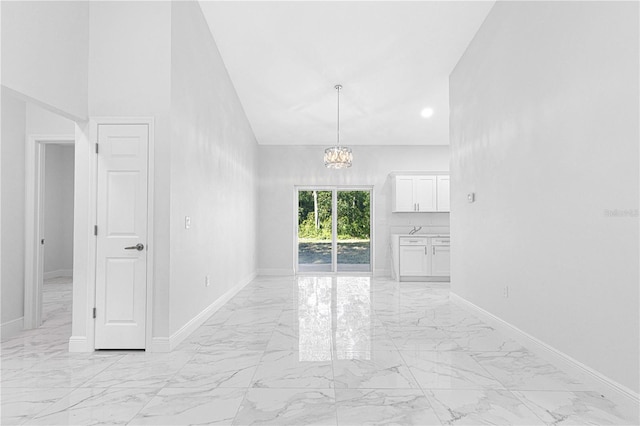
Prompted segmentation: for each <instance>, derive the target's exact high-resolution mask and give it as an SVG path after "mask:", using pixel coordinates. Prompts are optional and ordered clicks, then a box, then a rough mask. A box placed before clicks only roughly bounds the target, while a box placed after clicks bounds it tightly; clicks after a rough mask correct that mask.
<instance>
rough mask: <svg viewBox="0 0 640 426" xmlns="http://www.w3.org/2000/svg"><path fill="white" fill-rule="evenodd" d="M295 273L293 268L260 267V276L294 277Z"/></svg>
mask: <svg viewBox="0 0 640 426" xmlns="http://www.w3.org/2000/svg"><path fill="white" fill-rule="evenodd" d="M294 275H295V272H294V270H293V269H277V268H262V269H258V276H285V277H292V276H294Z"/></svg>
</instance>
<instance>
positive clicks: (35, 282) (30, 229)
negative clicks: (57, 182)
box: [23, 135, 76, 330]
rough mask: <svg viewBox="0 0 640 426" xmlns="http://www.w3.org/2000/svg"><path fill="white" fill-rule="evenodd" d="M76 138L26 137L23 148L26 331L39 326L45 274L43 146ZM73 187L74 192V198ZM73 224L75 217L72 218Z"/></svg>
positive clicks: (72, 141) (70, 136)
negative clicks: (43, 243) (41, 240)
mask: <svg viewBox="0 0 640 426" xmlns="http://www.w3.org/2000/svg"><path fill="white" fill-rule="evenodd" d="M75 143H76V136H75V135H28V136H27V143H26V146H25V241H24V248H25V253H24V254H25V256H24V324H23V328H24V329H25V330H29V329H33V328H38V327H40V325H41V324H42V282H43V274H44V256H43V247H42V245H41V244H40V239H41V238H42V233H43V230H44V189H45V185H44V178H45V147H46V145H53V144H55V145H73V146H74V151H75ZM75 190H76V188H75V185H74V188H73V192H74V194H75ZM74 220H75V217H74Z"/></svg>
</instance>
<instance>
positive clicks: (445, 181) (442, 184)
mask: <svg viewBox="0 0 640 426" xmlns="http://www.w3.org/2000/svg"><path fill="white" fill-rule="evenodd" d="M437 193H438V202H437V205H438V211H439V212H448V211H449V210H450V207H449V206H450V204H449V176H438V191H437Z"/></svg>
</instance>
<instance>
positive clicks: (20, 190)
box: [0, 88, 26, 337]
mask: <svg viewBox="0 0 640 426" xmlns="http://www.w3.org/2000/svg"><path fill="white" fill-rule="evenodd" d="M0 95H1V98H2V135H1V137H2V144H0V148H1V149H2V154H1V158H2V169H1V171H2V180H1V182H2V208H3V211H2V277H1V281H0V282H1V289H0V290H1V296H2V318H1V320H0V323H2V324H6V323H9V322H11V321H16V320H20V319H21V318H22V317H23V315H24V309H23V305H24V203H25V199H24V185H25V184H24V173H25V171H24V167H25V159H24V141H25V122H26V106H25V103H24V102H23V101H22V100H19V99H16V98H15V97H13V96H11V95H10V94H8V93H7V91H6V90H5V89H4V88H3V89H2V91H1V94H0ZM17 328H18V329H21V328H22V324H21V323H20V324H19V326H18V327H17ZM3 329H4V327H3ZM3 331H5V330H3ZM3 337H6V336H3Z"/></svg>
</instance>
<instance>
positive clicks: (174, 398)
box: [2, 277, 638, 425]
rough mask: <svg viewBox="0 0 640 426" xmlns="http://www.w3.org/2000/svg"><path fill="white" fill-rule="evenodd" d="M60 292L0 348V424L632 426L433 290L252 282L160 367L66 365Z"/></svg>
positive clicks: (621, 412)
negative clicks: (35, 323)
mask: <svg viewBox="0 0 640 426" xmlns="http://www.w3.org/2000/svg"><path fill="white" fill-rule="evenodd" d="M52 290H53V288H52ZM67 292H68V290H63V289H59V290H53V291H51V296H52V297H51V299H48V300H47V301H46V302H45V305H48V308H47V309H46V310H47V312H48V313H50V314H51V315H50V316H48V314H47V320H46V321H45V326H44V327H43V328H42V329H40V330H36V331H30V332H25V333H22V335H20V336H18V337H16V338H14V339H11V340H9V341H7V342H3V343H2V424H17V423H23V422H24V423H26V424H46V425H51V424H96V423H104V424H132V425H133V424H161V425H167V424H188V423H197V424H238V425H245V424H253V423H270V424H294V425H302V424H325V425H326V424H334V425H335V424H340V425H352V424H371V423H379V424H388V423H396V424H415V425H428V424H466V425H469V424H480V423H490V424H637V422H638V419H637V418H634V417H633V415H630V414H629V413H631V412H632V410H630V409H629V407H623V406H621V405H617V404H615V403H614V402H612V400H611V399H608V398H606V397H603V396H601V395H600V394H599V393H596V392H594V391H593V390H594V386H593V384H590V383H589V381H588V380H587V379H585V378H581V377H575V376H571V375H568V374H566V373H564V372H562V371H560V370H558V369H556V368H555V367H553V366H552V365H550V364H549V363H548V362H546V361H545V360H543V359H540V358H538V357H537V356H535V355H533V354H532V353H530V352H529V351H527V350H526V349H524V348H522V347H521V346H520V345H518V344H517V343H516V342H514V341H512V340H509V339H507V338H505V337H504V336H503V335H501V334H500V333H498V332H497V331H496V330H494V329H492V328H491V327H489V326H488V325H487V324H485V323H483V322H481V321H479V320H478V319H477V318H475V317H474V316H472V315H470V314H469V313H467V312H466V311H464V310H462V309H461V308H458V307H457V306H455V305H453V304H451V303H450V302H449V290H448V287H447V285H445V284H441V283H440V284H439V283H405V282H403V283H401V284H398V283H395V282H393V281H386V280H378V279H369V278H361V277H360V278H359V277H337V278H336V277H333V278H331V277H299V278H293V277H287V278H273V277H269V278H259V279H256V280H255V281H253V282H252V283H251V284H249V285H248V286H247V287H245V288H244V289H243V290H242V291H241V292H240V293H239V294H238V295H237V296H236V297H234V298H233V299H232V300H231V301H230V302H229V303H227V304H226V305H225V306H224V307H223V308H222V309H220V310H219V311H218V312H217V313H216V314H214V315H213V316H212V317H211V318H210V319H209V320H208V321H207V322H206V324H204V325H203V326H202V327H200V328H199V329H198V330H197V331H196V332H195V333H194V334H193V335H192V336H191V337H190V338H189V339H188V340H187V341H185V342H183V343H182V344H181V345H180V346H179V347H178V348H177V349H176V350H175V351H173V352H172V353H143V352H142V353H140V352H137V353H125V352H108V353H102V352H96V353H91V354H70V353H67V352H66V350H67V342H68V337H69V336H68V335H69V333H68V331H69V330H68V317H69V315H68V313H69V309H70V306H69V305H68V300H69V298H68V296H69V294H68V293H67ZM54 293H55V295H54ZM45 299H46V297H45ZM53 299H55V302H54V300H53ZM63 301H66V303H67V305H65V302H63ZM63 317H64V319H63ZM636 415H637V414H636Z"/></svg>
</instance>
